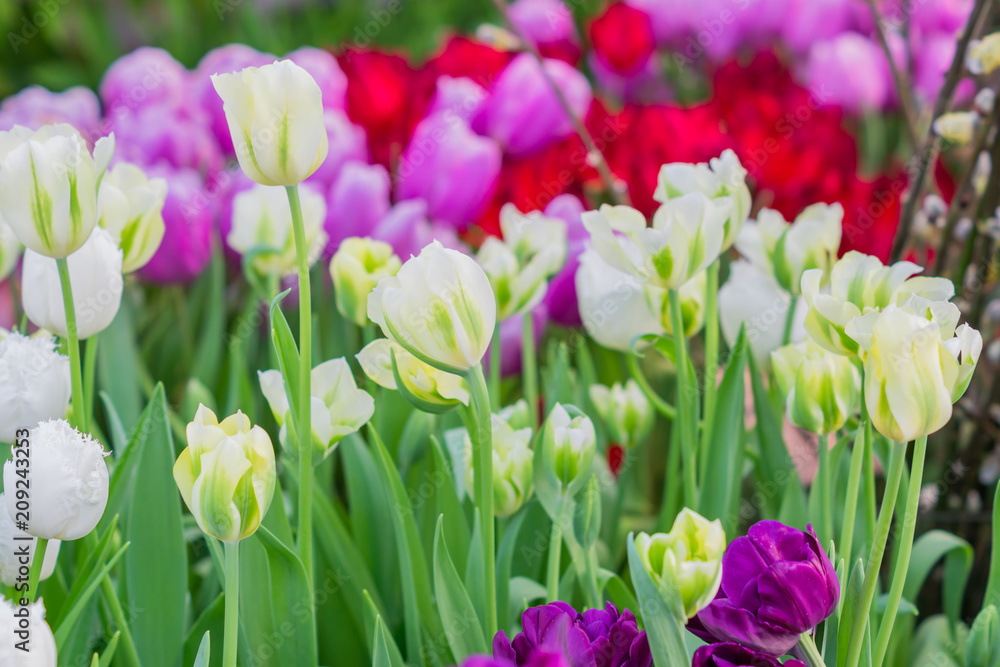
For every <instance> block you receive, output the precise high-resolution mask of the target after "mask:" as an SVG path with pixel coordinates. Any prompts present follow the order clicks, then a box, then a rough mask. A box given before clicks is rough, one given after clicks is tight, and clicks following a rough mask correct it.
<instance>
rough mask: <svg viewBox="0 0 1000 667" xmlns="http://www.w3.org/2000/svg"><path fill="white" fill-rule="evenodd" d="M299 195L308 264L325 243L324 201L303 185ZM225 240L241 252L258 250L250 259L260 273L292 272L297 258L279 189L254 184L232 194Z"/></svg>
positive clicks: (288, 215) (284, 198)
mask: <svg viewBox="0 0 1000 667" xmlns="http://www.w3.org/2000/svg"><path fill="white" fill-rule="evenodd" d="M299 195H300V201H301V204H302V224H303V227H304V228H305V237H306V247H308V248H309V252H308V258H309V265H310V266H312V264H313V263H314V262H315V261H316V260H317V259H319V256H320V254H321V253H322V252H323V246H324V245H326V232H324V231H323V218H324V216H326V202H325V201H323V197H322V196H321V195H320V194H319V193H317V192H316V191H315V190H313V189H312V188H310V187H309V186H307V185H304V186H302V187H300V188H299ZM226 243H228V244H229V247H230V248H232V249H233V250H235V251H236V252H238V253H240V254H241V255H246V254H247V253H249V252H250V251H256V250H260V251H261V252H259V253H255V254H254V256H253V259H252V260H251V261H252V264H253V267H254V269H255V270H256V271H258V272H259V273H260V274H261V275H264V276H270V277H276V278H283V277H285V276H289V275H292V274H294V273H295V272H296V270H297V268H298V263H297V262H298V260H297V255H296V254H295V234H294V229H293V227H292V209H291V208H290V207H289V205H288V198H287V196H286V195H285V192H284V191H283V190H282V189H280V188H270V187H266V186H263V185H257V186H254V187H252V188H250V189H249V190H244V191H243V192H241V193H239V194H238V195H236V197H235V198H234V199H233V228H232V229H231V230H230V231H229V236H227V237H226Z"/></svg>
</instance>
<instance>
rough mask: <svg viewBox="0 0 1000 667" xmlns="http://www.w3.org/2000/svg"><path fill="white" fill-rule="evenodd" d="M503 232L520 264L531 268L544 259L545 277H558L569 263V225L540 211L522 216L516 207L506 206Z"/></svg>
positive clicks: (501, 209) (502, 221)
mask: <svg viewBox="0 0 1000 667" xmlns="http://www.w3.org/2000/svg"><path fill="white" fill-rule="evenodd" d="M500 231H501V232H502V233H503V240H504V243H506V244H507V245H508V246H509V247H510V248H511V250H513V251H514V254H515V255H516V256H517V258H518V261H520V262H521V264H528V263H529V262H531V261H532V260H533V259H534V258H535V257H536V256H542V257H544V258H545V260H546V261H545V272H546V274H547V276H546V277H549V276H553V275H555V274H556V273H558V272H559V269H561V268H562V265H563V264H565V263H566V253H567V252H568V242H567V240H566V223H565V222H564V221H563V220H560V219H559V218H551V217H548V216H546V215H544V214H543V213H542V212H541V211H531V212H529V213H521V211H519V210H518V208H517V206H515V205H514V204H510V203H507V204H504V205H503V206H502V207H501V208H500Z"/></svg>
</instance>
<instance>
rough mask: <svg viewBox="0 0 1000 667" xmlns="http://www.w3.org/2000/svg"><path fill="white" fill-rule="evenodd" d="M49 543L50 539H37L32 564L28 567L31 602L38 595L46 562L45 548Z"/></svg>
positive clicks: (29, 597)
mask: <svg viewBox="0 0 1000 667" xmlns="http://www.w3.org/2000/svg"><path fill="white" fill-rule="evenodd" d="M48 545H49V541H48V540H43V539H42V538H38V539H37V540H36V541H35V553H34V555H33V556H32V558H31V565H30V566H29V567H28V599H29V600H30V601H31V602H34V601H35V598H37V597H38V585H39V583H40V582H39V580H40V579H41V578H42V576H41V575H42V563H44V562H45V550H46V548H47V547H48Z"/></svg>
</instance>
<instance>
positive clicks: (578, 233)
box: [542, 194, 590, 327]
mask: <svg viewBox="0 0 1000 667" xmlns="http://www.w3.org/2000/svg"><path fill="white" fill-rule="evenodd" d="M583 211H584V208H583V204H582V203H581V202H580V200H579V199H577V197H576V196H575V195H571V194H563V195H559V196H558V197H555V198H554V199H553V200H552V201H550V202H549V205H548V206H546V207H545V211H544V213H545V215H547V216H549V217H551V218H559V219H561V220H563V221H564V222H565V223H566V240H567V241H568V242H569V252H568V253H567V255H566V263H565V264H563V267H562V269H560V270H559V273H557V274H556V275H554V276H553V277H552V279H551V280H550V281H549V289H548V291H547V292H546V293H545V300H544V301H543V302H542V303H544V304H545V307H546V309H547V310H548V314H549V318H550V319H551V320H552V321H553V322H555V323H556V324H559V325H561V326H564V327H578V326H582V325H583V321H582V320H581V319H580V307H579V305H578V304H577V300H576V270H577V268H579V266H580V255H581V253H583V251H584V248H585V246H586V243H587V239H588V238H590V235H589V234H588V233H587V230H586V229H585V228H584V226H583V221H582V220H581V219H580V214H582V213H583Z"/></svg>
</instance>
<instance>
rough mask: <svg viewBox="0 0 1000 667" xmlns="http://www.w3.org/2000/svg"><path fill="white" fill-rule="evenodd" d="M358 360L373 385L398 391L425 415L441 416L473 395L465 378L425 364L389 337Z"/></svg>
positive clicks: (372, 346)
mask: <svg viewBox="0 0 1000 667" xmlns="http://www.w3.org/2000/svg"><path fill="white" fill-rule="evenodd" d="M357 359H358V362H359V363H360V364H361V369H362V370H363V371H364V372H365V375H367V376H368V377H369V378H371V379H372V381H373V382H375V383H376V384H378V385H379V386H382V387H385V388H386V389H394V390H397V391H399V392H400V393H401V394H402V395H403V396H404V397H405V398H406V399H407V400H408V401H410V402H411V403H413V404H414V405H415V406H416V407H418V408H420V409H421V410H423V411H424V412H432V413H441V412H446V411H448V410H450V409H452V408H454V407H455V406H457V405H468V404H469V400H470V398H471V394H470V393H469V385H468V383H467V382H466V381H465V379H464V378H463V377H461V376H459V375H454V374H452V373H447V372H445V371H442V370H440V369H437V368H434V367H433V366H431V365H430V364H425V363H424V362H422V361H420V359H417V358H416V357H415V356H413V355H412V354H410V353H409V352H407V351H406V350H405V349H403V347H402V346H400V345H397V344H396V343H393V342H392V341H391V340H389V339H388V338H378V339H376V340H373V341H372V342H371V343H369V344H368V345H365V347H364V349H362V350H361V352H359V353H358V354H357Z"/></svg>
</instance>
